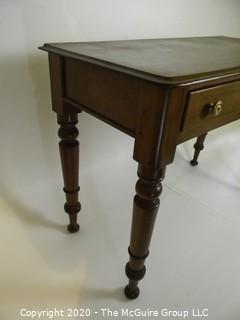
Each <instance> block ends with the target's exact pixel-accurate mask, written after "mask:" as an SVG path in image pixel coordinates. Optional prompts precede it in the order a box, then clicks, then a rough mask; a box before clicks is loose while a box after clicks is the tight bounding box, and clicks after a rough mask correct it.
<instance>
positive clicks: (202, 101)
mask: <svg viewBox="0 0 240 320" xmlns="http://www.w3.org/2000/svg"><path fill="white" fill-rule="evenodd" d="M239 118H240V81H236V82H232V83H227V84H223V85H219V86H216V87H211V88H207V89H203V90H197V91H191V92H190V93H189V97H188V101H187V109H186V113H185V119H184V123H183V127H182V128H183V132H188V131H189V132H191V135H192V136H193V137H194V136H195V135H198V134H201V133H204V132H207V131H210V130H212V129H215V128H217V127H220V126H222V125H224V124H227V123H229V122H231V121H234V120H237V119H239Z"/></svg>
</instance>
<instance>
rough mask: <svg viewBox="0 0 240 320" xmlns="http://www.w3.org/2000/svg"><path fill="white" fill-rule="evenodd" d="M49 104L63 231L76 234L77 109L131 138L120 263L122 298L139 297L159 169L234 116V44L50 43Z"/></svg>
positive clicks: (238, 94)
mask: <svg viewBox="0 0 240 320" xmlns="http://www.w3.org/2000/svg"><path fill="white" fill-rule="evenodd" d="M40 49H42V50H45V51H47V52H48V56H49V68H50V79H51V91H52V107H53V110H54V111H55V112H56V113H57V119H58V123H59V125H60V129H59V132H58V134H59V137H60V138H61V141H60V143H59V147H60V155H61V162H62V169H63V177H64V192H65V194H66V204H65V206H64V209H65V211H66V212H67V213H68V214H69V218H70V224H69V226H68V230H69V231H70V232H76V231H78V230H79V225H78V223H77V214H78V212H79V211H80V209H81V205H80V203H79V201H78V191H79V183H78V166H79V143H78V141H77V136H78V130H77V128H76V124H77V115H78V113H79V112H81V111H85V112H88V113H90V114H91V115H93V116H95V117H97V118H99V119H101V120H103V121H105V122H107V123H108V124H110V125H111V126H113V127H115V128H117V129H119V130H120V131H123V132H124V133H126V134H128V135H130V136H131V137H133V138H134V141H135V144H134V150H133V159H134V160H136V161H137V162H138V164H139V166H138V177H139V178H138V181H137V183H136V195H135V197H134V206H133V218H132V231H131V240H130V246H129V248H128V252H129V256H130V260H129V262H128V263H127V265H126V275H127V277H128V278H129V284H128V285H127V286H126V287H125V294H126V296H127V297H128V298H130V299H134V298H136V297H137V296H138V295H139V288H138V282H139V281H140V280H141V279H143V277H144V275H145V272H146V268H145V265H144V262H145V259H146V258H147V256H148V254H149V244H150V240H151V235H152V231H153V227H154V222H155V219H156V215H157V211H158V207H159V203H160V202H159V196H160V194H161V191H162V180H163V178H164V174H165V169H166V166H167V165H168V164H170V163H172V162H173V160H174V155H175V150H176V147H177V145H178V144H180V143H182V142H184V141H187V140H189V139H191V138H194V137H198V140H197V143H196V144H195V149H196V150H195V155H194V159H193V160H192V162H191V163H192V164H193V165H196V164H197V157H198V155H199V152H200V150H201V149H202V148H203V141H204V139H205V136H206V134H207V132H208V131H210V130H212V129H215V128H217V127H220V126H222V125H225V124H227V123H230V122H232V121H234V120H237V119H239V118H240V40H239V39H234V38H227V37H200V38H179V39H152V40H129V41H110V42H88V43H51V44H44V46H42V47H41V48H40Z"/></svg>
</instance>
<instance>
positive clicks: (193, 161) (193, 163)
mask: <svg viewBox="0 0 240 320" xmlns="http://www.w3.org/2000/svg"><path fill="white" fill-rule="evenodd" d="M190 163H191V165H192V166H193V167H195V166H197V165H198V161H197V160H191V161H190Z"/></svg>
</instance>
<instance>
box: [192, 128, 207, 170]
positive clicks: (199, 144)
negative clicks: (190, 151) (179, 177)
mask: <svg viewBox="0 0 240 320" xmlns="http://www.w3.org/2000/svg"><path fill="white" fill-rule="evenodd" d="M206 136H207V133H204V134H202V135H201V136H199V137H198V138H197V141H196V143H195V144H194V149H195V152H194V157H193V159H192V160H191V161H190V163H191V165H192V166H197V165H198V161H197V159H198V156H199V154H200V152H201V151H202V150H203V149H204V141H205V138H206Z"/></svg>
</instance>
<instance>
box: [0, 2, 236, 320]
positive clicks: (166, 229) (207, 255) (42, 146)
mask: <svg viewBox="0 0 240 320" xmlns="http://www.w3.org/2000/svg"><path fill="white" fill-rule="evenodd" d="M239 13H240V1H239V0H228V1H226V0H201V1H197V0H195V1H194V0H181V1H179V0H168V1H166V0H121V1H116V0H115V1H114V0H15V1H13V0H0V41H1V42H0V44H1V46H0V150H1V157H0V220H1V223H0V244H1V247H0V250H1V259H2V261H4V263H1V264H0V283H1V285H0V300H1V302H0V316H1V318H3V319H6V320H8V319H16V315H15V308H20V307H22V306H24V305H26V306H28V307H30V306H31V303H32V305H33V306H35V307H36V308H43V307H44V306H45V307H53V306H55V305H58V306H59V307H61V306H62V305H63V304H64V303H65V304H67V305H68V306H70V303H72V304H74V306H78V305H81V303H83V302H82V301H83V299H84V298H86V299H89V300H87V301H88V303H89V304H90V305H96V304H97V303H98V304H99V306H102V303H103V302H104V303H105V305H108V304H109V303H112V304H115V307H119V306H122V305H124V303H125V302H122V300H121V299H123V298H122V296H121V294H122V288H120V289H119V291H116V288H118V287H120V285H121V286H122V285H124V284H125V282H126V277H125V276H124V273H123V269H124V267H123V266H124V263H125V262H126V259H127V246H128V241H129V231H130V230H129V229H130V216H131V207H132V201H129V199H132V196H133V193H134V183H135V181H136V163H134V162H133V160H132V159H131V158H132V148H133V140H132V139H131V138H130V137H127V136H126V135H124V134H122V133H120V132H119V131H117V130H115V129H113V128H111V127H110V126H108V125H106V124H104V123H102V122H100V121H98V120H96V119H94V118H93V117H91V116H90V115H87V114H85V113H82V114H81V115H80V116H79V131H80V144H81V156H80V159H81V166H80V177H81V178H82V179H81V183H80V184H81V196H80V199H81V201H82V204H83V210H82V211H83V212H82V213H83V214H82V215H80V220H81V223H80V224H81V228H82V229H81V231H80V233H78V234H76V235H74V236H73V237H72V236H70V235H68V234H67V235H66V233H64V232H63V226H64V225H65V224H66V223H67V217H66V216H65V215H64V213H63V203H64V195H63V192H62V187H63V183H62V176H61V170H60V161H59V155H58V146H57V143H58V140H59V139H58V137H57V129H58V126H57V123H56V119H55V114H54V113H53V112H52V111H51V101H50V87H49V75H48V61H47V54H46V53H45V52H42V51H40V50H38V49H37V47H38V46H40V45H42V44H43V43H45V42H63V41H95V40H118V39H137V38H159V37H180V36H204V35H228V36H236V37H240V23H239ZM216 54H217V52H216ZM238 127H239V125H238V123H236V124H235V125H234V126H232V127H231V130H230V131H227V130H226V129H224V128H223V129H221V130H222V131H224V130H225V131H224V133H225V135H224V137H225V140H224V138H222V137H221V136H219V138H215V140H214V141H213V139H214V138H212V137H211V135H209V136H210V137H209V138H207V141H208V144H209V148H206V150H205V151H204V153H203V155H202V156H201V159H203V160H204V159H205V165H203V166H200V167H199V168H196V170H193V169H192V168H191V167H190V166H189V165H188V163H187V161H186V159H190V157H191V154H192V152H193V150H192V142H191V145H190V149H189V150H190V151H189V150H188V151H186V149H184V145H183V146H180V147H179V151H180V152H179V153H177V158H178V159H177V160H178V161H177V162H178V165H179V166H177V165H176V166H174V165H173V166H171V169H170V170H169V171H170V172H169V173H170V174H169V175H168V174H167V178H166V180H167V181H165V182H166V184H168V185H167V186H166V184H165V186H166V187H165V188H164V190H166V191H164V193H163V197H162V198H163V199H164V197H165V198H167V201H166V202H165V201H162V210H161V214H160V218H161V219H159V221H160V222H161V224H157V226H156V228H157V229H159V228H160V229H161V230H157V232H156V233H155V237H157V238H155V239H154V240H155V241H153V243H152V254H151V261H152V263H150V264H149V265H150V266H149V268H150V269H151V270H150V271H151V272H149V276H148V277H149V278H148V280H146V281H144V282H143V285H144V286H145V289H144V290H143V294H142V296H141V297H142V298H141V297H139V300H137V301H136V302H134V303H135V306H137V304H138V303H141V304H142V305H145V306H146V308H147V307H152V308H155V307H156V306H157V305H158V303H159V299H160V298H161V302H162V304H163V306H166V305H171V304H172V305H173V306H177V307H179V308H182V307H183V306H189V307H192V306H206V305H208V304H209V305H210V304H211V308H212V311H211V312H212V314H211V320H216V319H217V320H222V319H229V320H230V319H238V318H239V313H238V316H236V314H237V310H239V294H240V293H239V288H240V285H239V268H238V267H236V266H239V263H240V262H239V258H238V257H239V255H237V254H236V252H238V251H239V250H238V249H239V248H238V246H239V241H240V239H239V234H240V233H239V226H240V220H239V205H240V204H239V195H238V194H239V187H238V185H239V181H238V180H237V179H238V178H237V177H238V176H239V173H238V171H239V150H240V148H239V139H238V137H237V135H236V134H235V132H236V130H239V129H238ZM215 137H216V136H215ZM211 139H212V140H211ZM211 141H213V143H211ZM223 143H224V150H223V148H222V145H223ZM185 145H186V144H185ZM186 153H187V155H186ZM182 154H185V158H184V157H182V158H181V156H182ZM230 154H231V157H227V156H228V155H230ZM179 155H180V156H179ZM183 158H184V159H183ZM219 159H220V161H219ZM207 160H208V162H207ZM177 167H178V168H177ZM234 168H235V169H234ZM237 170H238V171H237ZM223 172H226V174H223ZM196 175H197V176H198V177H196ZM183 177H184V178H185V177H186V178H185V180H184V179H183ZM196 179H198V180H197V181H198V182H197V186H198V187H196ZM177 183H178V184H179V186H178V187H176V188H175V186H176V185H177ZM192 186H194V187H192ZM174 188H175V189H174ZM213 190H214V192H213ZM210 195H211V197H210ZM229 199H230V200H229ZM172 222H174V223H172ZM206 226H207V228H206ZM59 230H60V231H62V232H59ZM64 230H65V227H64ZM203 230H204V232H205V233H204V236H203V234H202V232H203ZM186 248H188V249H187V250H186ZM76 252H78V254H76ZM200 257H201V258H200ZM216 257H218V258H217V259H216ZM183 260H184V261H183ZM182 262H183V263H182ZM208 267H209V268H208ZM154 273H155V274H154ZM230 275H232V277H231V278H230ZM106 276H107V277H108V279H107V281H106V279H105V277H106ZM156 279H159V283H161V285H157V286H156V285H155V284H156V283H155V282H154V281H155V280H156ZM153 284H154V285H153ZM147 285H148V286H149V287H148V288H147V287H146V286H147ZM94 288H95V289H94ZM234 290H235V291H234ZM79 292H81V299H80V298H79ZM228 292H229V294H228ZM149 293H151V294H149ZM221 293H222V294H221ZM66 296H67V297H66ZM159 297H160V298H159ZM219 297H220V298H221V299H222V300H221V303H220V302H219ZM114 298H115V300H116V301H115V300H114ZM117 298H118V300H117ZM101 299H105V300H104V301H103V300H101ZM141 299H142V300H141ZM80 300H81V301H80ZM79 301H80V302H79ZM89 301H90V302H89ZM119 301H120V302H119ZM209 301H210V302H209ZM133 305H134V304H131V306H133ZM125 306H126V305H125ZM234 312H235V313H234ZM231 315H232V317H230V316H231ZM17 319H19V318H17Z"/></svg>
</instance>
